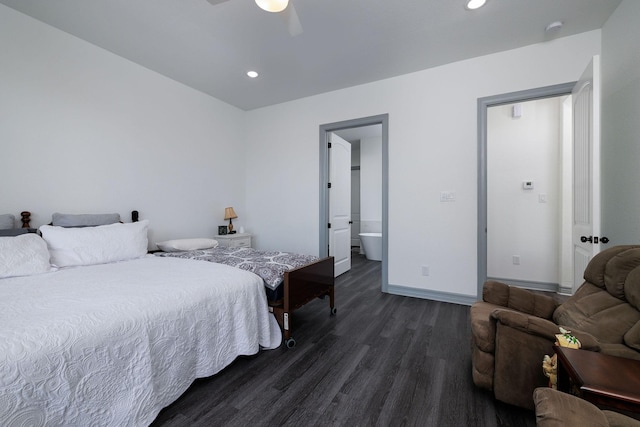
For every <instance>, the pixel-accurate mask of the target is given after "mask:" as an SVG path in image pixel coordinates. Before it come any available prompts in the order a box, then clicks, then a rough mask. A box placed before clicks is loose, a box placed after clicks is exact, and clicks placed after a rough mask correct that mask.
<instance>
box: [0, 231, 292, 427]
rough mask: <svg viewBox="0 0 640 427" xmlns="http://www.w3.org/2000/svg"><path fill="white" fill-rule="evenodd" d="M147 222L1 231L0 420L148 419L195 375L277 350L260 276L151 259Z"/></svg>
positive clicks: (276, 331) (126, 422)
mask: <svg viewBox="0 0 640 427" xmlns="http://www.w3.org/2000/svg"><path fill="white" fill-rule="evenodd" d="M147 227H148V223H146V222H144V221H143V222H139V223H135V224H132V223H129V224H111V225H105V226H98V227H87V228H83V229H63V228H61V227H55V226H43V227H41V228H40V231H41V233H42V237H40V236H39V235H38V234H34V233H27V234H23V235H19V236H16V237H2V238H0V258H2V262H1V263H0V360H2V363H1V364H0V425H2V426H26V425H29V426H50V425H83V426H84V425H91V426H97V425H118V426H139V425H148V424H149V423H151V422H152V421H153V420H154V419H155V417H156V416H157V414H158V412H159V411H160V410H161V409H162V408H163V407H165V406H167V405H169V404H170V403H172V402H173V401H174V400H175V399H177V398H178V397H179V396H180V395H181V394H182V393H183V392H184V391H185V390H186V389H187V388H188V387H189V385H190V384H191V383H192V382H193V380H194V379H196V378H200V377H207V376H210V375H213V374H215V373H217V372H219V371H220V370H222V369H223V368H224V367H225V366H227V365H228V364H230V363H231V362H232V361H233V360H234V359H235V358H236V357H238V356H239V355H252V354H255V353H257V352H258V351H260V349H261V348H262V349H271V348H276V347H278V346H279V345H280V343H281V341H282V334H281V332H280V328H279V327H278V324H277V322H276V321H275V319H274V316H273V315H271V314H270V313H269V310H268V306H267V301H266V295H265V292H264V285H263V282H262V280H261V279H260V278H259V277H257V276H256V275H254V274H252V273H250V272H246V271H242V270H240V269H236V268H232V267H229V266H225V265H220V264H214V263H203V262H197V261H193V260H185V259H178V258H161V257H155V256H153V255H148V254H147V244H146V233H147ZM131 234H135V238H134V237H131ZM101 239H102V240H104V241H102V240H101ZM105 242H108V243H106V244H105ZM111 246H112V247H111ZM132 246H133V247H135V250H131V247H132ZM115 247H117V250H116V252H118V253H120V254H122V253H124V254H125V256H124V259H117V258H119V257H118V256H114V254H113V252H114V251H113V250H112V249H113V248H115ZM79 248H80V249H79ZM123 248H124V249H123ZM111 258H116V259H111ZM120 258H122V257H120Z"/></svg>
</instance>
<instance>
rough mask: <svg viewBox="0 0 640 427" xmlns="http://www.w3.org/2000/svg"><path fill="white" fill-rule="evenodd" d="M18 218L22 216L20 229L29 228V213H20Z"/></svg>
mask: <svg viewBox="0 0 640 427" xmlns="http://www.w3.org/2000/svg"><path fill="white" fill-rule="evenodd" d="M20 216H22V220H21V221H22V228H31V227H30V226H29V223H30V222H31V212H29V211H24V212H20Z"/></svg>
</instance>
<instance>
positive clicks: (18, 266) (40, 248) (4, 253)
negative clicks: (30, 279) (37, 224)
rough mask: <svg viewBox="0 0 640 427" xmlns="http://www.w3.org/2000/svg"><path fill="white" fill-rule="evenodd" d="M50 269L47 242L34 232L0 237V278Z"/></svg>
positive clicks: (39, 272)
mask: <svg viewBox="0 0 640 427" xmlns="http://www.w3.org/2000/svg"><path fill="white" fill-rule="evenodd" d="M49 270H51V265H50V264H49V251H48V250H47V244H46V243H45V241H44V240H42V238H41V237H40V236H38V235H37V234H35V233H27V234H21V235H20V236H16V237H0V278H5V277H14V276H30V275H32V274H41V273H46V272H48V271H49Z"/></svg>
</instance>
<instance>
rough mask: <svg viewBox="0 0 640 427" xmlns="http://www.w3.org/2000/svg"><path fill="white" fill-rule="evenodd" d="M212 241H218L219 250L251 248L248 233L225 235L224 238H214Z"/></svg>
mask: <svg viewBox="0 0 640 427" xmlns="http://www.w3.org/2000/svg"><path fill="white" fill-rule="evenodd" d="M214 239H216V240H217V241H218V246H219V247H221V248H250V247H251V234H249V233H236V234H227V235H224V236H215V237H214Z"/></svg>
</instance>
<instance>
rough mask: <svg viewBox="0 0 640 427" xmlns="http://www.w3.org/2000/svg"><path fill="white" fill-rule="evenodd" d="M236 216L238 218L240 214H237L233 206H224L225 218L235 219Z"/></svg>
mask: <svg viewBox="0 0 640 427" xmlns="http://www.w3.org/2000/svg"><path fill="white" fill-rule="evenodd" d="M235 218H238V215H236V212H235V211H234V210H233V208H232V207H228V208H224V219H235Z"/></svg>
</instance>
